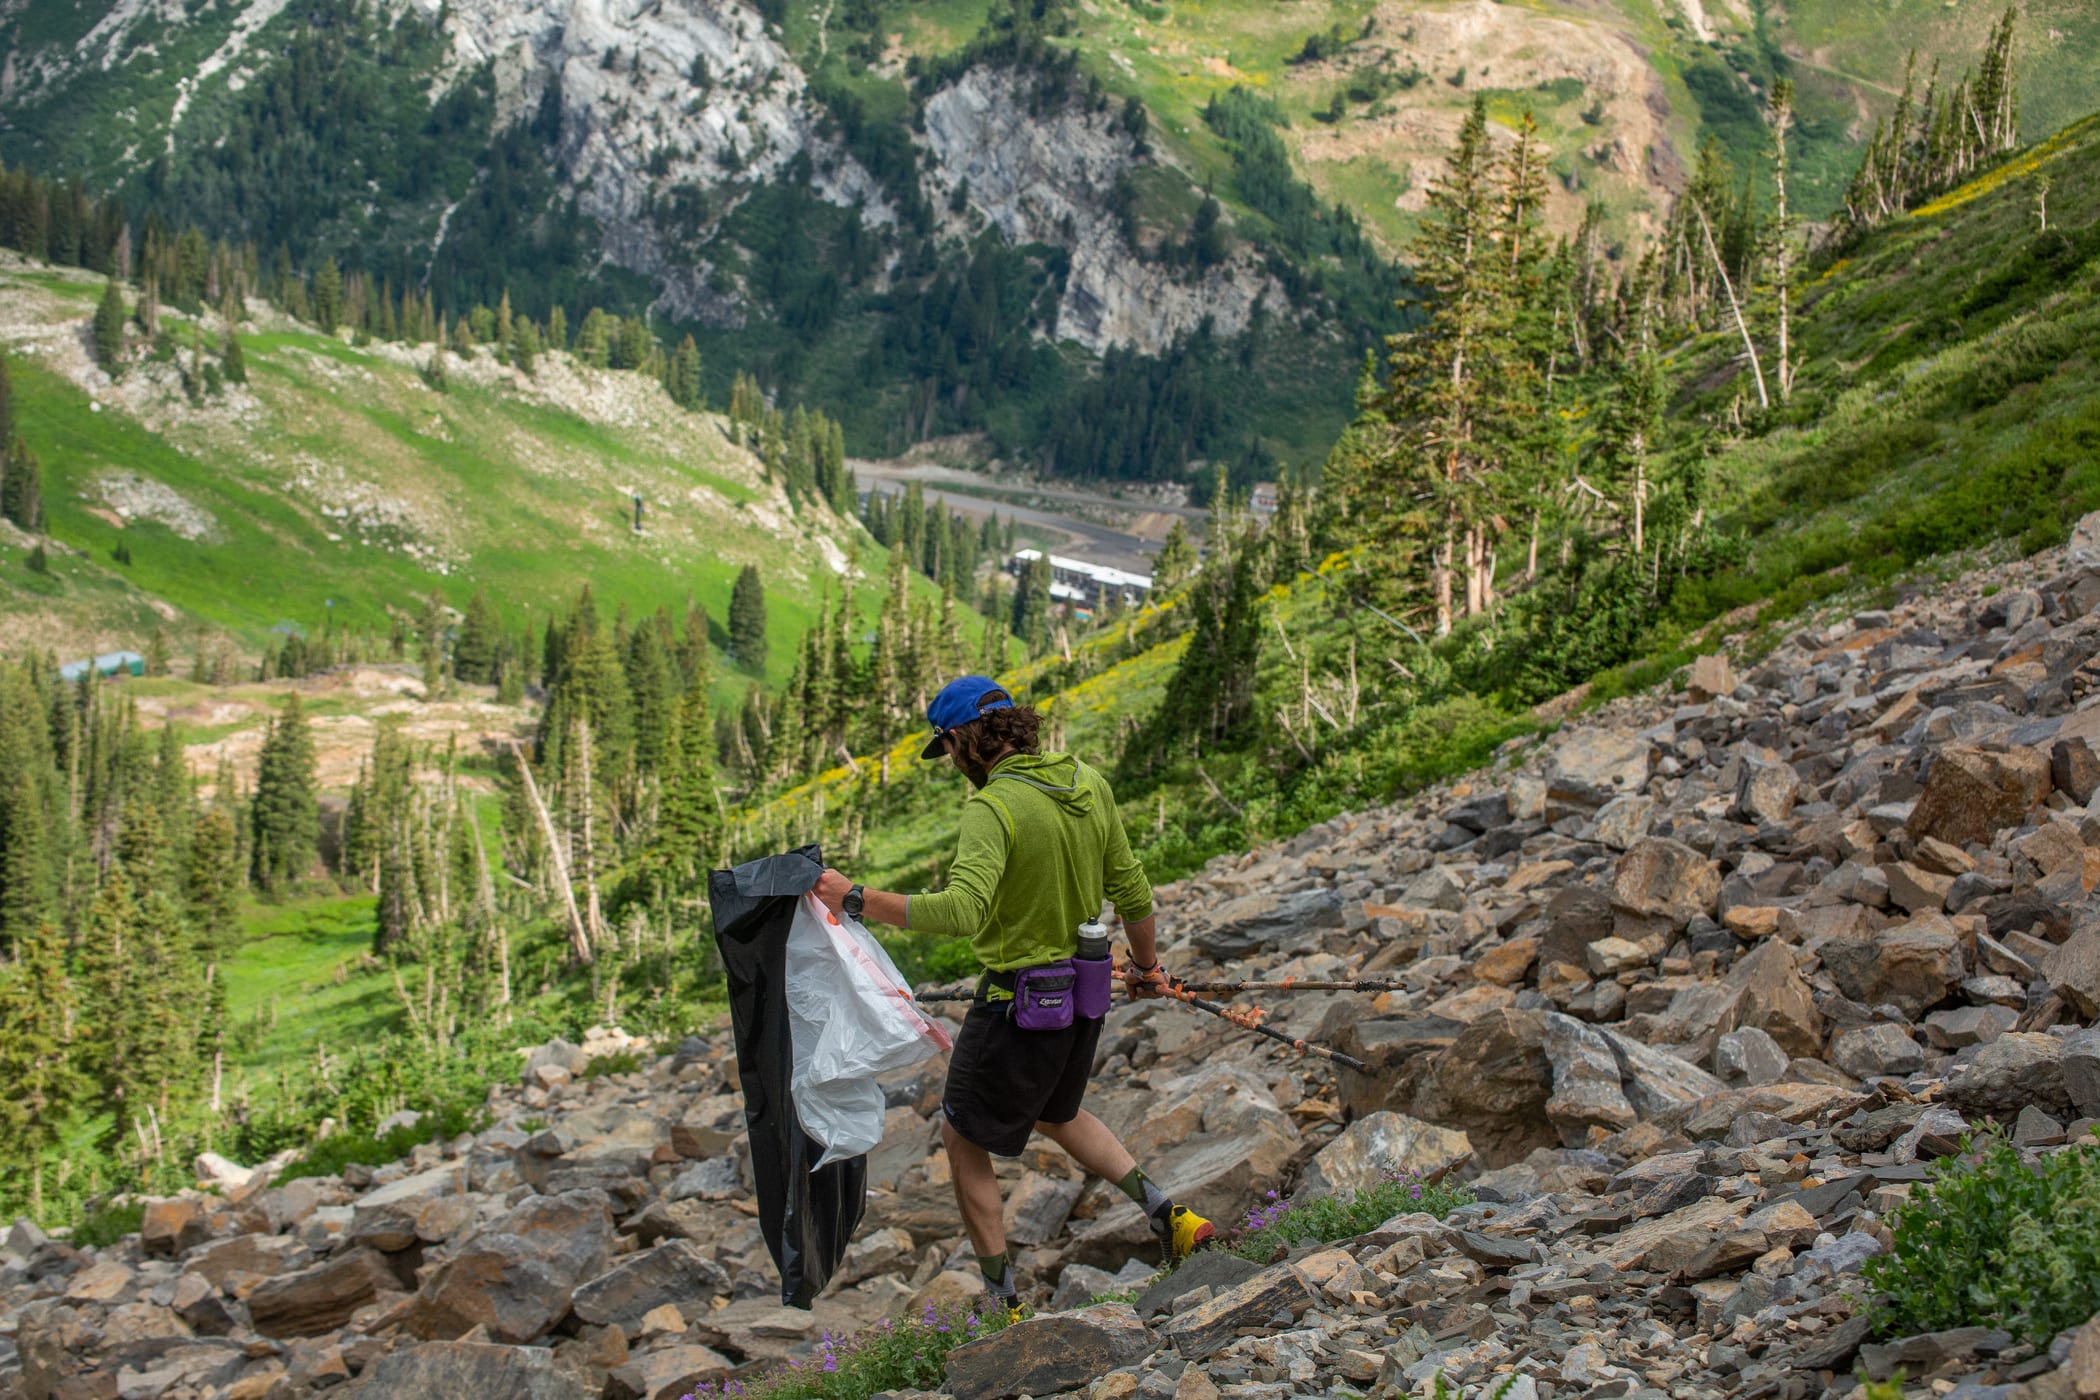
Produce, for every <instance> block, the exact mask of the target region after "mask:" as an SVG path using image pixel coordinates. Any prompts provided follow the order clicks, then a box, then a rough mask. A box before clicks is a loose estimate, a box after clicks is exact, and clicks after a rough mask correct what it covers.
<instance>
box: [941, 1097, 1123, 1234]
mask: <svg viewBox="0 0 2100 1400" xmlns="http://www.w3.org/2000/svg"><path fill="white" fill-rule="evenodd" d="M1103 1131H1104V1132H1105V1131H1107V1130H1106V1129H1103ZM941 1143H942V1145H943V1146H944V1147H946V1148H947V1149H948V1172H949V1175H951V1176H952V1177H954V1178H955V1205H956V1208H957V1209H958V1210H960V1211H961V1212H962V1218H963V1229H965V1230H966V1231H968V1232H969V1235H970V1247H971V1248H972V1249H974V1250H976V1251H977V1254H978V1256H979V1257H980V1258H990V1257H991V1256H993V1255H998V1254H1004V1253H1005V1252H1006V1224H1005V1222H1004V1221H1003V1220H1002V1219H1001V1209H1000V1202H999V1178H998V1176H997V1175H996V1174H995V1173H994V1171H993V1169H992V1154H991V1153H989V1152H987V1151H985V1150H984V1149H983V1148H981V1147H979V1146H978V1145H977V1144H976V1143H974V1142H971V1141H970V1140H969V1139H968V1138H965V1137H964V1136H963V1135H962V1134H960V1133H958V1132H956V1131H955V1127H954V1125H953V1124H951V1123H948V1122H947V1121H945V1120H943V1122H942V1123H941Z"/></svg>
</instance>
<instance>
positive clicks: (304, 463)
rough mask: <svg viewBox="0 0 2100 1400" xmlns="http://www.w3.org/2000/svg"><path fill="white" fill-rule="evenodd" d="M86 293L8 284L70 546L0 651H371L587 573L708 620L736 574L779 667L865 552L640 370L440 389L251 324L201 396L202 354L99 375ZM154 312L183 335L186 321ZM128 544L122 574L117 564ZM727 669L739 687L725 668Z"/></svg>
mask: <svg viewBox="0 0 2100 1400" xmlns="http://www.w3.org/2000/svg"><path fill="white" fill-rule="evenodd" d="M97 288H98V284H97V283H96V282H94V281H92V280H91V279H88V278H86V277H85V276H82V275H78V274H69V273H61V272H54V271H51V270H47V269H40V268H28V267H24V266H22V265H20V264H19V263H14V264H10V265H8V266H6V267H4V268H0V304H4V305H5V306H6V307H7V313H6V317H5V320H4V322H0V342H4V343H5V345H6V348H7V349H8V351H9V352H10V359H11V363H12V366H13V368H14V376H15V385H16V395H17V413H18V416H19V421H20V424H21V430H22V432H23V433H24V435H25V436H26V438H27V440H28V441H29V442H31V443H32V444H33V445H34V447H35V450H36V451H37V452H38V453H39V455H40V456H41V457H42V459H43V462H44V470H45V498H46V502H47V510H48V514H49V517H50V522H51V533H52V536H53V537H54V539H55V540H56V541H57V543H58V544H59V545H61V546H64V547H65V552H62V553H61V556H60V558H59V559H58V561H57V565H56V568H55V572H54V573H53V574H52V575H51V576H50V577H49V578H48V579H39V578H38V577H36V576H35V575H31V574H27V573H25V572H24V571H22V570H21V569H20V568H19V567H18V566H14V565H12V564H11V565H10V567H9V568H7V569H6V570H4V571H0V578H4V579H5V580H6V582H5V583H0V588H5V589H7V590H8V591H7V592H6V594H4V595H0V597H4V600H5V604H6V606H5V607H4V609H0V615H4V617H5V628H6V630H5V633H4V635H0V646H5V647H8V648H10V649H14V648H19V647H21V646H23V645H35V646H38V647H47V646H63V647H64V649H65V650H67V651H68V652H69V653H71V652H77V651H85V650H88V649H90V648H93V649H98V650H99V649H112V648H115V647H119V646H123V647H129V648H131V649H134V650H144V645H143V643H144V635H145V630H144V629H147V628H152V627H160V628H164V629H166V630H167V632H168V633H169V634H170V637H169V640H170V641H171V643H172V647H171V649H174V650H178V651H179V650H181V649H184V648H185V647H187V645H188V644H189V642H190V640H191V637H192V636H193V635H196V636H199V637H201V636H202V635H203V634H205V633H207V632H217V631H219V630H221V629H223V630H225V631H228V632H231V633H232V634H234V635H235V636H237V637H238V638H240V639H241V640H242V641H243V642H244V643H250V644H252V643H254V642H256V641H259V640H260V639H262V638H263V637H264V636H265V634H266V633H268V632H269V631H270V630H271V629H273V628H282V627H285V626H292V627H297V628H300V629H306V630H318V629H319V628H320V627H321V626H322V624H323V622H324V620H325V619H327V618H329V617H331V616H332V617H333V619H334V621H335V624H336V625H337V626H338V627H349V628H354V629H363V628H365V627H368V626H369V627H375V628H376V629H377V631H378V633H379V635H380V636H381V637H382V638H384V637H385V636H386V635H387V633H388V631H389V629H390V628H391V626H392V622H393V619H394V618H396V617H401V618H410V619H412V617H413V615H414V612H415V610H416V609H418V608H419V607H420V606H421V603H420V600H421V599H422V598H424V597H427V596H428V595H429V594H431V593H433V592H437V593H440V594H442V595H444V596H445V597H446V598H447V599H448V600H449V601H450V602H451V603H452V604H453V605H454V606H463V605H464V604H465V602H466V600H467V598H468V596H469V595H470V594H471V593H472V592H473V591H474V590H476V589H477V588H480V589H486V590H487V591H488V593H489V594H490V596H491V598H492V599H493V600H494V601H495V602H496V604H497V606H498V609H499V611H500V612H501V614H502V616H503V618H504V621H505V623H506V624H507V625H508V626H510V627H512V628H516V627H519V626H522V625H524V624H526V623H528V622H531V623H532V624H533V625H535V626H543V625H544V622H545V619H546V617H547V616H548V615H550V613H551V612H552V611H553V610H554V609H555V608H557V607H561V606H566V605H567V604H568V603H570V602H573V600H574V598H575V595H576V593H577V590H578V589H579V588H581V587H583V586H584V585H585V584H589V585H590V586H591V587H592V588H593V590H594V591H595V593H596V595H597V598H598V601H599V605H600V607H601V608H603V609H605V610H606V611H607V614H608V615H610V613H611V611H613V610H615V609H617V608H620V607H626V608H630V609H632V610H634V611H635V612H637V613H642V612H649V611H653V610H655V609H656V608H657V607H658V606H660V605H668V606H671V607H673V608H674V610H675V609H677V608H681V607H683V603H684V599H685V598H686V596H687V595H688V594H690V595H691V596H692V597H694V598H695V599H696V600H697V601H699V602H700V603H701V604H702V605H704V606H705V607H706V608H707V609H708V610H709V613H710V616H711V617H712V618H713V619H714V625H715V627H716V628H717V629H719V628H720V627H721V626H722V623H723V621H724V619H725V618H726V615H727V608H728V600H729V591H730V587H731V584H732V583H733V582H734V579H735V576H736V574H737V572H738V570H739V569H740V568H741V567H742V566H744V565H746V564H753V565H757V566H758V567H759V569H760V572H761V576H762V578H763V579H764V581H765V583H766V585H767V588H768V591H769V594H770V598H771V605H770V607H769V611H768V623H769V629H770V632H771V634H772V636H773V638H774V640H775V643H776V644H775V645H774V646H772V647H771V649H770V650H771V656H772V671H773V673H774V675H775V677H776V678H777V677H778V676H779V675H783V674H785V672H786V669H787V667H788V665H789V664H790V663H791V660H792V657H791V656H790V655H789V653H791V651H792V647H791V646H790V643H791V642H792V640H793V639H794V638H796V637H798V636H799V635H800V634H801V632H802V630H803V629H804V628H806V627H807V626H808V625H810V623H811V622H812V621H814V619H815V617H816V614H817V611H818V607H819V605H820V603H821V602H822V600H823V598H824V597H825V596H826V594H827V593H831V594H836V593H838V592H840V591H842V589H843V587H844V583H845V581H846V579H847V577H848V575H849V573H850V574H852V575H853V577H855V578H856V579H857V578H858V572H857V565H856V564H855V563H854V555H855V553H856V551H858V550H860V549H861V548H863V547H869V548H872V546H871V545H869V543H868V541H867V539H866V535H865V533H864V532H863V531H861V530H860V529H859V527H858V526H857V525H855V524H853V523H851V522H847V521H842V520H840V519H839V518H838V517H837V516H836V515H834V514H833V513H832V512H831V511H830V510H829V508H828V507H824V506H821V505H817V504H812V503H808V502H804V503H801V504H800V505H799V506H793V505H791V504H790V503H789V500H788V497H787V494H786V489H785V486H784V485H783V484H782V483H781V482H779V481H777V480H769V479H768V476H767V473H766V470H765V467H764V465H763V464H762V463H761V462H760V461H759V460H758V459H757V458H756V457H755V456H754V455H753V454H752V453H751V452H749V451H747V450H746V449H744V448H742V447H740V446H738V445H736V443H735V441H734V440H733V438H732V437H731V435H730V432H729V430H728V426H727V424H726V423H725V422H724V420H722V419H720V418H718V417H715V416H712V415H707V414H694V413H688V412H686V411H685V410H682V409H680V408H678V407H677V406H676V405H674V404H673V403H672V402H671V401H670V400H669V399H668V398H667V397H666V396H665V395H664V393H663V392H662V390H661V389H660V388H659V387H658V386H657V385H656V384H655V383H654V382H653V381H650V380H648V379H646V378H644V377H642V376H640V375H637V374H632V373H623V372H615V371H600V370H592V369H588V368H585V367H582V366H579V365H578V364H577V363H575V362H574V361H573V360H572V359H571V358H570V357H569V356H566V355H546V356H542V357H541V358H540V360H539V362H538V364H537V365H536V367H535V369H534V372H533V373H532V374H530V375H527V374H524V373H522V372H520V371H517V370H515V369H512V368H509V367H506V366H500V365H498V364H496V363H495V362H494V361H493V360H492V359H490V358H488V357H487V356H486V355H484V356H483V357H482V358H479V359H475V360H469V361H461V360H459V359H458V358H457V357H456V356H448V357H447V364H448V367H449V368H448V382H447V384H446V387H445V388H444V390H443V391H442V392H441V391H439V390H437V389H433V388H432V387H431V386H430V385H429V384H428V383H426V382H425V379H424V376H423V371H424V369H425V368H426V365H427V361H428V359H429V352H427V351H419V352H417V353H416V354H414V355H411V353H410V352H409V351H408V350H407V349H406V348H404V347H401V346H398V345H379V344H374V345H369V346H363V347H360V346H356V345H353V344H351V343H350V342H349V341H348V340H347V339H343V338H332V337H325V336H321V335H318V334H316V333H314V332H313V331H311V330H310V329H306V328H301V327H297V326H296V325H295V324H294V323H291V322H289V321H285V320H283V319H281V318H279V319H276V320H270V319H267V318H266V319H265V320H264V321H263V322H262V323H261V324H260V325H259V327H257V328H255V329H251V330H249V331H247V332H246V333H245V334H244V335H243V337H242V348H243V353H244V357H245V359H246V362H247V367H248V380H247V383H246V384H245V385H241V384H228V385H226V386H225V388H224V390H223V392H221V393H220V394H218V395H217V396H212V395H209V394H206V395H203V396H201V398H200V400H199V401H198V402H196V403H192V402H191V401H190V399H189V398H188V397H187V396H186V394H185V391H184V389H183V386H182V381H181V374H180V372H179V367H178V364H177V360H178V359H180V360H181V361H182V362H184V363H185V364H186V363H188V362H189V360H190V359H191V357H192V356H193V355H195V354H196V352H195V351H194V350H192V349H189V348H182V349H177V350H174V351H172V352H170V353H169V354H168V355H167V356H165V357H162V358H158V359H147V360H146V361H145V362H143V363H141V364H139V365H136V366H134V367H132V368H130V369H128V370H127V371H126V372H125V373H124V375H123V376H122V377H121V378H119V379H117V380H115V381H114V382H113V381H112V380H111V379H110V377H109V375H108V374H107V373H105V372H104V371H103V370H102V369H101V368H100V367H99V366H97V365H96V364H95V363H94V362H93V361H92V359H91V358H90V356H89V355H88V352H87V334H86V324H87V313H88V311H89V310H90V309H91V307H92V304H93V298H94V294H95V292H96V290H97ZM161 314H162V318H163V324H164V326H165V327H167V328H168V329H169V332H170V334H171V336H173V337H174V339H175V341H176V343H177V344H179V345H183V346H187V345H188V341H189V336H190V331H191V326H190V324H189V323H188V321H187V320H186V319H185V318H183V317H182V316H180V314H179V313H175V312H172V311H163V312H162V313H161ZM212 344H213V345H214V346H216V332H213V335H212ZM637 496H639V497H640V498H641V499H642V502H643V511H644V521H643V527H642V529H641V530H640V531H639V532H637V531H636V530H635V529H634V527H633V522H634V509H635V507H634V500H635V498H636V497H637ZM24 543H25V544H26V542H24ZM120 545H121V546H123V547H124V548H125V550H126V552H127V555H128V558H129V561H130V562H129V563H123V564H119V563H116V562H114V560H113V557H112V551H114V550H115V549H116V548H117V547H119V546H120ZM921 583H922V586H924V583H923V580H922V581H921ZM862 591H863V593H864V594H865V593H868V592H871V590H866V589H863V590H862ZM721 640H722V638H721V635H720V633H719V630H718V634H717V641H718V643H719V642H720V641H721ZM719 670H720V672H721V673H722V675H723V676H724V684H725V685H728V684H730V682H729V680H728V677H730V676H731V675H733V668H731V667H729V666H727V665H726V664H725V665H723V666H722V667H720V668H719Z"/></svg>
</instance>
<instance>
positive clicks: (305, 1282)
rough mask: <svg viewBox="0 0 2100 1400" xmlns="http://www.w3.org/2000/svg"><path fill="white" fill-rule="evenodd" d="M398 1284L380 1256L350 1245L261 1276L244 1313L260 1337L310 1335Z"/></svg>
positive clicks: (339, 1322)
mask: <svg viewBox="0 0 2100 1400" xmlns="http://www.w3.org/2000/svg"><path fill="white" fill-rule="evenodd" d="M400 1287H401V1284H400V1282H399V1280H397V1279H396V1278H395V1277H394V1271H393V1270H392V1269H390V1268H388V1267H387V1262H386V1259H385V1257H384V1256H382V1255H381V1254H379V1253H378V1252H377V1251H376V1250H370V1249H352V1250H348V1251H346V1252H344V1253H342V1254H338V1255H336V1256H335V1257H334V1258H333V1259H329V1260H326V1261H324V1262H322V1263H319V1264H316V1265H314V1266H313V1267H312V1268H309V1269H301V1270H299V1271H298V1272H297V1273H291V1274H282V1275H280V1276H278V1277H277V1278H273V1279H269V1280H266V1281H265V1282H263V1283H262V1284H261V1285H260V1286H258V1287H257V1288H256V1290H255V1291H254V1292H253V1293H250V1294H249V1295H248V1318H249V1321H250V1323H251V1324H252V1325H253V1326H254V1328H255V1330H256V1331H257V1332H260V1333H261V1334H262V1335H263V1336H265V1337H280V1338H281V1337H316V1336H319V1335H320V1334H321V1333H323V1332H332V1331H334V1330H335V1329H336V1328H338V1327H341V1326H342V1325H343V1324H344V1323H346V1322H348V1321H349V1320H350V1315H351V1314H352V1313H354V1312H356V1311H357V1310H358V1309H359V1308H361V1307H363V1306H364V1305H365V1304H367V1303H369V1302H371V1301H372V1300H373V1299H374V1298H377V1297H378V1296H379V1294H380V1293H381V1292H383V1291H387V1292H391V1291H393V1290H396V1289H399V1288H400ZM461 1330H465V1329H461Z"/></svg>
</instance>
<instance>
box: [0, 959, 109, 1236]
mask: <svg viewBox="0 0 2100 1400" xmlns="http://www.w3.org/2000/svg"><path fill="white" fill-rule="evenodd" d="M63 944H64V940H63V939H62V938H61V936H60V934H59V931H58V930H57V929H55V928H53V927H51V926H50V925H48V924H47V925H43V926H41V927H40V928H39V929H38V930H37V931H36V932H35V933H33V934H32V935H30V936H29V937H28V938H26V939H24V940H22V941H21V942H20V943H18V944H17V945H16V956H15V963H14V965H13V966H6V965H0V1084H4V1085H5V1086H6V1091H5V1092H4V1093H0V1162H7V1163H26V1164H27V1165H28V1168H29V1210H30V1214H31V1215H32V1216H42V1214H43V1210H44V1162H45V1159H46V1158H47V1157H48V1156H49V1155H50V1154H51V1153H52V1152H53V1151H55V1150H56V1149H57V1148H58V1147H59V1146H60V1145H61V1143H63V1141H64V1135H65V1130H66V1128H67V1127H68V1125H69V1124H70V1123H71V1121H72V1119H73V1116H74V1113H75V1111H76V1110H77V1109H78V1108H79V1107H81V1106H82V1105H83V1104H84V1102H85V1100H86V1092H87V1088H88V1084H87V1081H86V1078H85V1076H83V1075H82V1074H81V1072H80V1070H79V1068H78V1066H77V1065H76V1063H75V1061H74V1057H73V1047H72V1044H71V1039H72V1028H73V1025H74V1015H75V1010H76V1008H75V1003H74V996H73V984H72V982H71V980H70V979H69V978H68V977H67V976H66V969H65V962H64V957H63V954H62V952H61V949H62V947H63Z"/></svg>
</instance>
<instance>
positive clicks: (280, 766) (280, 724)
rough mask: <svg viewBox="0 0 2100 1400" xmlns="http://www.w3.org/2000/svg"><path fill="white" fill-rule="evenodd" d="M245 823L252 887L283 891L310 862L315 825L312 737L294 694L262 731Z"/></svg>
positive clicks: (317, 826)
mask: <svg viewBox="0 0 2100 1400" xmlns="http://www.w3.org/2000/svg"><path fill="white" fill-rule="evenodd" d="M249 821H250V826H251V829H252V851H253V854H252V857H251V861H252V869H253V878H254V880H255V883H256V886H257V887H258V888H260V889H263V890H266V891H270V892H276V891H279V890H283V889H285V888H287V887H289V886H290V885H291V884H292V883H293V882H295V881H296V880H298V879H299V877H300V876H302V875H304V874H305V873H306V871H307V868H308V867H309V866H311V865H312V864H313V859H314V851H315V848H316V845H317V843H318V841H319V839H320V821H321V818H320V807H319V805H318V803H317V802H316V800H315V795H314V745H313V737H312V735H311V734H310V733H309V732H308V731H307V726H306V712H305V710H304V709H303V708H301V706H300V704H299V697H298V695H297V694H296V693H294V694H290V695H287V696H285V700H284V710H283V712H282V713H281V714H279V715H278V716H277V717H276V718H275V719H273V720H272V721H271V722H270V725H269V727H268V729H267V730H266V731H265V732H264V736H263V744H262V752H261V754H260V755H259V757H258V758H257V761H256V773H255V800H254V802H253V803H252V804H251V806H250V810H249Z"/></svg>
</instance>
